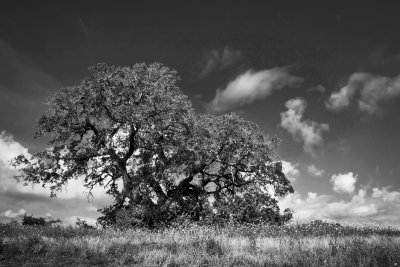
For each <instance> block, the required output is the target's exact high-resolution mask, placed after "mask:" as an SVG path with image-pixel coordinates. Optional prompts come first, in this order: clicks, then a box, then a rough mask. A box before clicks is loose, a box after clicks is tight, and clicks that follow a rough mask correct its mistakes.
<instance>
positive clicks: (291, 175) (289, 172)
mask: <svg viewBox="0 0 400 267" xmlns="http://www.w3.org/2000/svg"><path fill="white" fill-rule="evenodd" d="M298 167H299V164H298V163H295V164H293V163H291V162H289V161H285V160H282V171H283V173H284V174H285V175H286V177H287V178H288V179H289V180H290V181H292V182H293V181H294V180H296V178H297V176H298V175H299V174H300V171H299V169H298Z"/></svg>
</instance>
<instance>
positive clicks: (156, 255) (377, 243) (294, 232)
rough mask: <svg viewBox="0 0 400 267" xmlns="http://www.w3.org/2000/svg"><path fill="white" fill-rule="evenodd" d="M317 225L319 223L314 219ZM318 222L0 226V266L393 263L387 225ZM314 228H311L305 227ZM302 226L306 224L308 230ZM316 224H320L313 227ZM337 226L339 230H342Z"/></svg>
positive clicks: (396, 253) (394, 240)
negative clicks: (140, 226)
mask: <svg viewBox="0 0 400 267" xmlns="http://www.w3.org/2000/svg"><path fill="white" fill-rule="evenodd" d="M319 226H321V225H319ZM319 226H318V225H314V226H310V225H300V226H299V225H294V226H285V227H280V228H271V227H267V226H264V227H260V226H258V227H253V226H240V227H225V228H216V227H207V226H193V225H192V226H186V227H175V228H170V229H164V230H158V231H150V230H145V229H127V230H118V229H81V228H72V227H26V226H20V225H17V224H14V225H1V226H0V238H1V245H0V266H22V265H24V266H93V265H96V266H396V265H397V264H400V234H399V231H398V230H395V229H382V228H374V229H366V227H364V228H360V227H359V228H354V227H353V228H352V230H351V229H350V228H349V229H347V232H345V233H347V234H343V231H338V229H336V230H335V231H334V232H333V233H335V234H332V233H331V232H332V231H331V230H332V229H329V227H331V226H332V227H336V226H334V225H325V226H322V227H326V231H325V232H326V233H327V234H324V233H323V231H320V234H319V235H316V234H315V233H316V232H318V227H319ZM312 227H314V228H312ZM304 229H308V230H309V233H308V234H307V232H306V231H305V230H304ZM320 230H321V229H320ZM342 230H343V229H342Z"/></svg>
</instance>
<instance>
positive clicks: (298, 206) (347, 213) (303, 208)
mask: <svg viewBox="0 0 400 267" xmlns="http://www.w3.org/2000/svg"><path fill="white" fill-rule="evenodd" d="M371 191H372V193H371ZM280 207H281V208H283V209H284V208H291V209H292V210H294V211H295V213H294V219H295V220H300V221H304V220H305V221H308V220H316V219H333V220H335V221H339V222H359V223H383V224H391V225H397V226H400V220H399V218H400V192H398V191H390V190H389V188H388V187H383V188H378V187H374V188H372V190H367V189H360V190H358V192H357V194H355V195H353V196H352V198H351V199H350V200H349V201H344V200H338V199H336V198H335V197H334V196H332V195H318V194H317V193H312V192H309V193H308V194H307V195H306V196H304V197H303V196H302V195H301V194H299V193H297V192H295V193H294V194H291V195H288V196H286V197H285V198H283V199H281V200H280Z"/></svg>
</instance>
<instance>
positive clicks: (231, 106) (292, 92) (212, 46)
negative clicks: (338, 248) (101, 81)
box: [0, 1, 400, 222]
mask: <svg viewBox="0 0 400 267" xmlns="http://www.w3.org/2000/svg"><path fill="white" fill-rule="evenodd" d="M214 2H217V3H214ZM267 2H268V3H267ZM291 2H292V3H289V1H279V3H278V1H276V2H275V3H272V2H270V3H269V1H263V2H248V1H240V2H237V3H231V2H230V1H213V2H206V1H196V2H195V1H182V2H176V1H173V2H168V3H167V2H166V1H163V2H161V1H159V2H156V1H129V2H128V1H125V2H123V1H113V2H111V1H93V2H91V1H79V2H78V1H76V2H74V1H49V2H46V1H26V2H22V1H12V2H11V1H9V2H8V3H3V4H2V7H1V8H0V114H1V115H0V131H5V132H4V133H3V134H2V138H3V139H4V140H5V139H7V138H8V139H7V140H8V141H3V145H2V146H1V147H0V149H1V148H3V149H6V148H11V147H13V148H15V147H18V148H21V149H22V148H26V149H28V151H29V152H30V153H32V152H36V151H38V150H39V149H43V147H44V146H43V145H44V140H35V139H33V138H32V137H33V134H34V125H35V124H36V120H37V119H38V118H39V117H40V115H41V114H42V113H43V112H44V111H45V108H46V107H45V105H44V104H43V103H44V102H45V99H46V97H48V96H50V95H51V94H52V93H53V92H54V91H56V90H58V89H60V88H62V87H65V86H70V85H74V84H77V83H79V82H80V81H81V80H82V79H83V78H84V77H85V76H86V75H87V67H89V66H90V65H93V64H96V63H98V62H106V63H107V64H110V65H121V66H122V65H124V66H125V65H133V64H135V63H138V62H146V63H151V62H162V63H164V64H165V65H167V66H169V67H171V68H174V69H176V70H177V71H178V73H179V75H180V76H181V82H180V84H179V85H180V87H181V89H182V91H183V92H184V93H185V94H187V95H188V96H189V98H190V99H191V100H192V102H193V103H194V105H195V107H196V110H197V111H198V112H214V113H223V112H230V111H235V112H238V113H239V114H241V115H242V116H243V117H245V118H246V119H249V120H253V121H255V122H257V123H258V124H259V125H260V127H261V129H262V130H263V131H265V132H266V133H268V134H271V135H277V136H278V137H279V138H281V140H282V142H281V146H280V149H279V154H280V156H281V158H282V159H283V160H284V161H285V162H286V169H287V171H288V173H289V174H290V175H291V176H292V179H293V185H294V187H295V190H296V194H295V195H293V196H292V197H291V198H290V199H287V200H285V202H284V204H285V205H287V206H289V207H292V208H294V209H301V207H300V206H307V205H308V206H307V208H302V209H301V210H300V211H299V212H298V213H299V214H301V216H299V218H300V217H301V218H313V216H314V217H318V216H320V217H333V218H339V217H340V218H343V217H346V218H350V217H351V218H353V217H354V216H356V218H357V220H361V219H362V220H365V221H382V220H384V219H383V218H386V220H389V221H391V222H398V221H400V218H399V216H400V214H398V213H397V214H395V215H394V217H393V216H392V217H390V218H389V219H387V218H388V217H387V216H388V214H393V212H392V209H397V208H399V207H400V193H399V191H400V181H399V173H400V167H399V165H400V157H399V155H400V141H399V137H398V136H400V124H399V118H398V116H399V111H400V109H399V107H400V78H399V77H400V76H399V77H398V75H399V74H400V16H399V15H398V14H399V10H400V4H399V3H398V2H396V1H369V2H368V1H354V2H352V4H349V2H350V1H347V3H338V1H331V2H330V3H328V2H327V1H301V2H300V1H291ZM295 2H296V3H295ZM289 79H292V80H291V81H293V82H289ZM293 79H294V80H293ZM218 89H219V91H218V92H219V93H217V90H218ZM338 92H342V94H341V95H340V94H338ZM335 93H336V96H337V97H339V96H340V99H338V101H339V100H340V101H339V102H340V103H339V102H336V106H335V105H333V104H332V103H333V102H332V101H333V99H334V97H333V96H334V95H335ZM290 100H293V101H290ZM288 101H289V102H288ZM346 101H347V104H346ZM285 105H286V106H285ZM285 116H286V117H285ZM284 118H286V119H287V120H286V124H285V122H284ZM11 136H13V140H12V142H14V143H15V144H18V145H19V146H12V145H13V144H14V143H12V142H11V141H10V138H11ZM0 144H1V143H0ZM17 150H18V149H17ZM10 151H11V150H10ZM18 151H19V150H18ZM6 154H7V153H5V152H3V158H7V157H6V156H4V155H6ZM7 155H8V154H7ZM10 155H13V154H12V153H11V154H10ZM312 167H314V168H312ZM290 171H291V172H290ZM318 171H320V172H318ZM1 173H2V177H0V178H1V179H2V182H1V183H2V184H5V183H6V181H8V179H9V177H6V176H7V175H5V174H9V172H8V170H7V171H2V172H1ZM3 187H4V188H3V191H2V192H4V194H3V198H4V199H6V198H7V201H8V202H7V203H11V202H12V201H11V200H12V199H13V198H16V199H17V198H19V199H20V198H21V196H18V197H17V196H16V195H15V194H14V195H13V196H11V194H9V192H8V191H7V190H6V189H5V188H8V187H6V186H3ZM0 189H1V188H0ZM13 190H14V189H13ZM15 190H16V191H18V190H17V189H15ZM7 192H8V193H7ZM18 192H19V191H18ZM6 193H7V194H6ZM310 193H311V194H310ZM314 193H316V195H315V194H314ZM388 199H389V200H388ZM3 202H4V201H3ZM4 203H5V202H4ZM23 203H27V201H26V202H21V203H20V204H18V205H19V206H17V205H14V206H12V205H11V204H7V205H8V206H6V205H3V206H1V205H0V212H3V211H7V210H12V211H13V212H14V213H15V212H16V211H17V210H18V209H27V207H26V205H25V206H24V204H23ZM316 203H320V205H325V206H324V207H326V210H328V211H327V212H326V214H325V213H323V214H321V213H320V212H318V211H317V210H318V209H321V206H318V205H317V204H316ZM321 203H322V204H321ZM49 205H55V204H49ZM38 207H39V206H38ZM38 207H36V208H35V207H34V206H32V207H31V210H32V211H31V212H33V211H34V212H38V213H40V209H39V208H38ZM338 210H340V211H338ZM50 211H51V209H50ZM28 212H30V211H29V210H28ZM52 212H53V214H56V212H55V211H52ZM74 212H75V211H72V210H71V211H70V212H69V214H70V215H71V216H72V215H74V214H75V215H76V214H77V213H79V214H82V212H83V211H76V212H75V213H74ZM3 213H4V212H3ZM79 214H78V215H79ZM354 214H355V215H354ZM353 215H354V216H353ZM385 216H386V217H385ZM360 218H361V219H360Z"/></svg>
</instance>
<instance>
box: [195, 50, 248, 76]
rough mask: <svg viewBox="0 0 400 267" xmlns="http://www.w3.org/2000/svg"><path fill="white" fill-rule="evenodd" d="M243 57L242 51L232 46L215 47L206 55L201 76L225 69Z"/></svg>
mask: <svg viewBox="0 0 400 267" xmlns="http://www.w3.org/2000/svg"><path fill="white" fill-rule="evenodd" d="M241 57H242V52H240V51H239V50H233V49H232V48H230V47H224V48H223V49H222V50H217V49H213V50H211V51H210V52H208V53H207V54H206V56H205V59H204V62H203V64H202V65H203V69H202V71H201V76H206V75H207V74H209V73H212V72H216V71H221V70H224V69H226V68H228V67H229V66H231V65H233V64H235V63H236V62H238V61H239V60H240V58H241Z"/></svg>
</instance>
